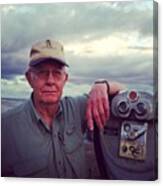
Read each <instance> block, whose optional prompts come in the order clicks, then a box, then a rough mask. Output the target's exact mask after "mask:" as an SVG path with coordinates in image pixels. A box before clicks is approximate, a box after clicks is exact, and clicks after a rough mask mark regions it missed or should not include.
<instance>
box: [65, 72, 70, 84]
mask: <svg viewBox="0 0 163 186" xmlns="http://www.w3.org/2000/svg"><path fill="white" fill-rule="evenodd" d="M68 79H69V76H68V73H66V74H65V83H66V82H67V81H68Z"/></svg>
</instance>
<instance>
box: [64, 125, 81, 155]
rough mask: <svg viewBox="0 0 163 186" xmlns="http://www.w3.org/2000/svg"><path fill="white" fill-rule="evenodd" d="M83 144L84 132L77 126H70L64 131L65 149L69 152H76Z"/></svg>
mask: <svg viewBox="0 0 163 186" xmlns="http://www.w3.org/2000/svg"><path fill="white" fill-rule="evenodd" d="M82 145H83V135H82V132H81V131H80V130H79V129H78V128H77V127H76V126H74V125H73V126H70V127H69V128H67V129H66V131H65V133H64V151H65V153H67V154H72V153H73V152H76V151H77V150H78V149H80V147H81V146H82Z"/></svg>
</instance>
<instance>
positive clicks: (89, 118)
mask: <svg viewBox="0 0 163 186" xmlns="http://www.w3.org/2000/svg"><path fill="white" fill-rule="evenodd" d="M86 120H87V125H88V128H89V130H91V131H92V130H94V123H93V118H92V109H91V103H88V106H87V111H86Z"/></svg>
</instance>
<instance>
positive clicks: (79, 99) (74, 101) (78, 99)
mask: <svg viewBox="0 0 163 186" xmlns="http://www.w3.org/2000/svg"><path fill="white" fill-rule="evenodd" d="M87 98H88V95H87V94H83V95H79V96H65V97H63V98H62V100H61V102H62V103H65V104H68V103H72V104H77V103H79V102H86V100H87Z"/></svg>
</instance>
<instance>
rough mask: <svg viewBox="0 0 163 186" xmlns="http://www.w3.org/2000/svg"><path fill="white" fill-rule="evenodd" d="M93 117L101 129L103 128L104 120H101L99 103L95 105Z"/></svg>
mask: <svg viewBox="0 0 163 186" xmlns="http://www.w3.org/2000/svg"><path fill="white" fill-rule="evenodd" d="M92 112H93V118H94V119H95V122H96V124H97V126H98V127H99V128H100V129H103V124H102V120H101V117H100V115H99V113H98V110H97V105H96V106H95V107H93V110H92Z"/></svg>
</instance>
